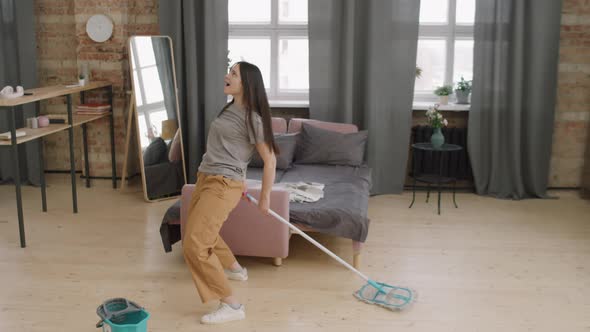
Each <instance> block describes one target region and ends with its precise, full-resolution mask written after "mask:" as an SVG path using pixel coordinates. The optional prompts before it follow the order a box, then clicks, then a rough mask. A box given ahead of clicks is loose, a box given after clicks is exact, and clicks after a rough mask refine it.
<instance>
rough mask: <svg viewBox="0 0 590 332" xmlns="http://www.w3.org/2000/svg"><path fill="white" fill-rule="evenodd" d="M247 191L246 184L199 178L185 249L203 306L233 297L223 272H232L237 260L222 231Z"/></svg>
mask: <svg viewBox="0 0 590 332" xmlns="http://www.w3.org/2000/svg"><path fill="white" fill-rule="evenodd" d="M244 189H245V188H244V182H242V181H237V180H232V179H229V178H226V177H223V176H221V175H211V174H205V173H198V174H197V184H196V188H195V191H194V192H193V196H192V199H191V203H190V207H189V210H188V219H187V223H186V228H185V232H184V233H183V243H182V246H183V253H184V259H185V261H186V263H187V265H188V267H189V269H190V272H191V274H192V277H193V281H194V282H195V285H196V286H197V290H198V292H199V295H200V297H201V301H203V303H204V302H208V301H211V300H219V299H221V298H224V297H228V296H231V295H232V290H231V287H230V285H229V282H228V280H227V277H226V276H225V273H224V272H223V270H224V268H225V269H227V268H229V267H230V266H231V265H232V264H233V263H234V262H235V261H236V258H235V257H234V255H233V253H232V252H231V250H230V249H229V247H228V246H227V244H225V242H224V241H223V239H222V238H221V237H220V236H219V230H220V229H221V226H222V225H223V223H224V222H225V220H227V217H228V216H229V213H230V212H231V211H232V210H233V209H234V208H235V207H236V206H237V205H238V203H239V201H240V198H241V196H242V192H243V191H244Z"/></svg>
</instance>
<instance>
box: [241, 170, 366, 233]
mask: <svg viewBox="0 0 590 332" xmlns="http://www.w3.org/2000/svg"><path fill="white" fill-rule="evenodd" d="M277 177H278V176H277ZM248 178H250V179H255V180H260V179H261V178H262V171H261V169H252V170H248ZM299 181H311V182H319V183H323V184H325V185H326V186H325V188H324V198H322V199H320V200H319V201H317V202H314V203H290V204H289V218H290V221H292V222H295V223H298V224H301V225H304V226H308V227H311V228H313V229H315V230H317V231H318V232H321V233H325V234H330V235H334V236H339V237H344V238H348V239H352V240H355V241H359V242H365V240H366V238H367V233H368V229H369V219H368V217H367V210H368V205H369V191H370V188H371V169H370V168H368V167H366V166H361V167H351V166H328V165H294V166H293V167H292V168H290V169H289V170H288V171H287V172H285V173H284V174H282V175H281V176H280V179H278V181H277V182H299Z"/></svg>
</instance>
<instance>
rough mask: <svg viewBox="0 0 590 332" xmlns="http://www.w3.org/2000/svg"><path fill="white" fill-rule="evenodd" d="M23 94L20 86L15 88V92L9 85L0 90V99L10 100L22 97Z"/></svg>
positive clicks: (23, 91)
mask: <svg viewBox="0 0 590 332" xmlns="http://www.w3.org/2000/svg"><path fill="white" fill-rule="evenodd" d="M24 94H25V90H24V89H23V87H22V86H20V85H19V86H17V87H16V90H15V89H13V88H12V87H11V86H10V85H7V86H5V87H4V88H3V89H2V90H0V98H3V99H12V98H18V97H22V96H23V95H24Z"/></svg>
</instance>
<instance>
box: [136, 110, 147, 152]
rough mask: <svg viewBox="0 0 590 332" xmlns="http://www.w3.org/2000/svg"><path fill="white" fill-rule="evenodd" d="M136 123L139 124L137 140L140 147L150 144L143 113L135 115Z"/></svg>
mask: <svg viewBox="0 0 590 332" xmlns="http://www.w3.org/2000/svg"><path fill="white" fill-rule="evenodd" d="M137 124H138V125H139V132H140V133H141V134H140V135H139V141H140V143H141V147H142V148H146V147H147V146H148V145H149V144H150V138H149V137H148V136H149V135H148V132H147V125H146V118H145V116H144V115H143V114H141V115H138V116H137Z"/></svg>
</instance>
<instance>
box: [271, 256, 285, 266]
mask: <svg viewBox="0 0 590 332" xmlns="http://www.w3.org/2000/svg"><path fill="white" fill-rule="evenodd" d="M272 265H274V266H281V265H283V259H282V258H281V257H274V258H273V259H272Z"/></svg>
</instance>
